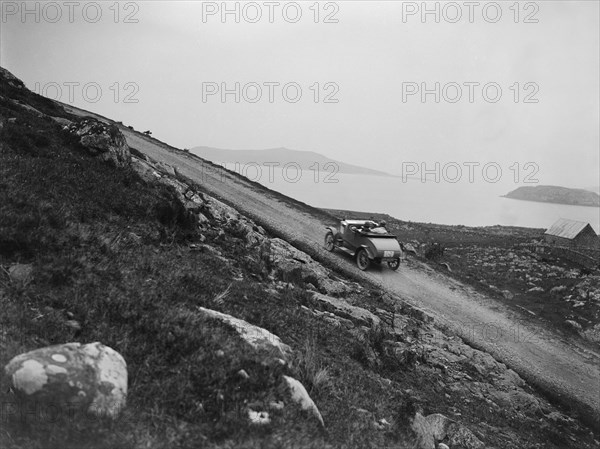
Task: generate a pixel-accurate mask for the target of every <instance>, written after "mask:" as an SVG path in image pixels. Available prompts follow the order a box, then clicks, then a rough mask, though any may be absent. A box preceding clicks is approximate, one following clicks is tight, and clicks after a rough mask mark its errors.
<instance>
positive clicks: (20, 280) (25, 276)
mask: <svg viewBox="0 0 600 449" xmlns="http://www.w3.org/2000/svg"><path fill="white" fill-rule="evenodd" d="M32 272H33V266H32V265H31V264H22V263H17V264H15V265H12V266H11V267H10V268H9V269H8V276H9V277H10V280H11V281H12V282H14V283H15V284H20V285H27V284H29V283H30V282H31V280H32Z"/></svg>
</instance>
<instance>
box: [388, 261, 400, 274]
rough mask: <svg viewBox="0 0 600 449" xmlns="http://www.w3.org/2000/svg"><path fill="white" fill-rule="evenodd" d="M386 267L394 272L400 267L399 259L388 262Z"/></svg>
mask: <svg viewBox="0 0 600 449" xmlns="http://www.w3.org/2000/svg"><path fill="white" fill-rule="evenodd" d="M388 267H390V268H391V269H392V270H394V271H396V270H397V269H398V268H399V267H400V258H398V259H394V260H390V261H389V262H388Z"/></svg>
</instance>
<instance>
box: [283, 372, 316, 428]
mask: <svg viewBox="0 0 600 449" xmlns="http://www.w3.org/2000/svg"><path fill="white" fill-rule="evenodd" d="M283 379H284V380H285V382H287V385H288V387H289V389H290V393H291V396H292V401H294V402H296V403H297V404H299V405H300V408H301V409H302V410H306V411H308V412H310V413H312V415H313V416H314V417H315V418H317V420H318V421H319V423H320V424H321V427H324V426H325V423H324V422H323V417H322V416H321V412H319V409H318V408H317V406H316V405H315V403H314V402H313V400H312V399H311V397H310V396H309V395H308V392H307V391H306V388H304V385H302V383H300V382H299V381H298V380H296V379H294V378H293V377H289V376H283Z"/></svg>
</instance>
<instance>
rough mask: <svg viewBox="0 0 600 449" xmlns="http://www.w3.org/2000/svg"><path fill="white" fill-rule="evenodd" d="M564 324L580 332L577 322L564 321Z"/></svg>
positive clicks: (579, 325)
mask: <svg viewBox="0 0 600 449" xmlns="http://www.w3.org/2000/svg"><path fill="white" fill-rule="evenodd" d="M565 324H566V325H568V326H570V327H571V328H573V329H574V330H576V331H580V330H581V324H579V323H578V322H577V321H573V320H566V321H565Z"/></svg>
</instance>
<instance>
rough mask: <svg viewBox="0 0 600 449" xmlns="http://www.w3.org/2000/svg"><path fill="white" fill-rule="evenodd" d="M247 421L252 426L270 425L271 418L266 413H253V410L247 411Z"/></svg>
mask: <svg viewBox="0 0 600 449" xmlns="http://www.w3.org/2000/svg"><path fill="white" fill-rule="evenodd" d="M248 419H249V420H250V422H251V423H252V424H257V425H264V424H270V423H271V418H270V417H269V413H268V412H255V411H254V410H248Z"/></svg>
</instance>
